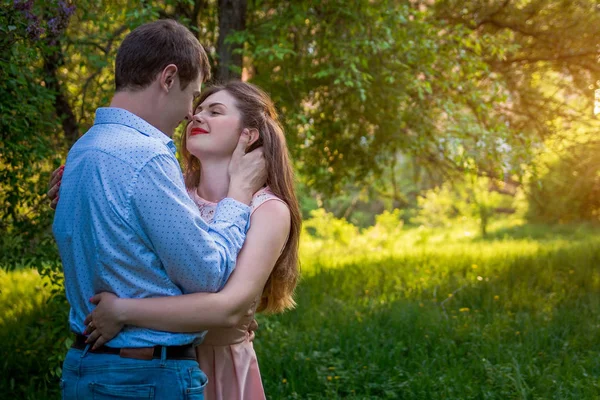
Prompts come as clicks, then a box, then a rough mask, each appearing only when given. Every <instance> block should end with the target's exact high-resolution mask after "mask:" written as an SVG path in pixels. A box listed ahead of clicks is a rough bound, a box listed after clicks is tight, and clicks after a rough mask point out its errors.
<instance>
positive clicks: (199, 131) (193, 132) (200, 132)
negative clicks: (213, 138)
mask: <svg viewBox="0 0 600 400" xmlns="http://www.w3.org/2000/svg"><path fill="white" fill-rule="evenodd" d="M207 133H208V131H206V130H204V129H202V128H192V130H191V131H190V136H194V135H206V134H207Z"/></svg>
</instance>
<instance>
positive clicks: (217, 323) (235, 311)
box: [86, 201, 291, 347]
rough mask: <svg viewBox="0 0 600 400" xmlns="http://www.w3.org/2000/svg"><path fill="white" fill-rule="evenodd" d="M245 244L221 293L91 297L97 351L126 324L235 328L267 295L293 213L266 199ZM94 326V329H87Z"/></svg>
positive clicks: (171, 328)
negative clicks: (265, 287)
mask: <svg viewBox="0 0 600 400" xmlns="http://www.w3.org/2000/svg"><path fill="white" fill-rule="evenodd" d="M250 223H251V224H250V229H249V230H248V233H247V235H246V241H245V242H244V246H243V247H242V250H241V251H240V254H239V255H238V258H237V265H236V268H235V270H234V272H233V273H232V275H231V277H230V278H229V280H228V281H227V284H226V285H225V287H224V288H223V290H221V291H220V292H218V293H193V294H187V295H182V296H172V297H157V298H149V299H119V298H117V297H116V296H114V295H112V294H109V293H103V294H100V295H97V296H94V298H92V300H93V302H95V303H97V304H98V306H97V307H96V309H94V311H93V312H92V314H91V315H90V316H88V318H87V319H86V324H88V323H90V322H91V327H90V328H88V330H87V333H90V332H91V335H90V337H89V339H88V342H93V341H94V340H96V338H98V341H97V343H96V345H97V346H96V347H99V346H100V345H102V344H103V343H105V342H106V341H108V340H110V339H112V337H114V336H115V335H116V333H118V331H119V330H120V329H121V327H122V326H123V325H135V326H140V327H143V328H150V329H156V330H163V331H171V332H198V331H201V330H206V329H209V328H215V327H233V326H236V325H237V324H238V323H239V322H240V320H241V318H242V317H243V316H244V315H245V314H246V313H247V312H248V310H249V309H250V307H251V306H252V305H253V302H254V300H255V299H256V297H257V296H258V295H259V294H260V293H261V292H262V290H263V288H264V286H265V283H266V282H267V279H268V278H269V275H270V274H271V271H272V270H273V267H274V266H275V262H276V261H277V259H278V258H279V256H280V254H281V249H282V248H283V246H284V245H285V241H286V238H287V236H288V233H289V231H290V224H291V222H290V212H289V209H288V208H287V206H286V205H285V204H284V203H282V202H280V201H267V202H265V203H264V204H263V205H261V206H260V207H259V208H258V209H256V210H255V211H254V213H253V214H252V217H251V221H250ZM88 326H89V325H88Z"/></svg>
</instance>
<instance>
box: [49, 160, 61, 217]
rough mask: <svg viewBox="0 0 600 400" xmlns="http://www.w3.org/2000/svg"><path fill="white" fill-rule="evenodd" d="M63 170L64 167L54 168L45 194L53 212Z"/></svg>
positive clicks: (56, 202)
mask: <svg viewBox="0 0 600 400" xmlns="http://www.w3.org/2000/svg"><path fill="white" fill-rule="evenodd" d="M64 170H65V166H64V165H61V166H60V167H58V168H56V169H55V170H54V171H53V172H52V175H50V182H48V192H47V193H46V196H47V197H48V200H50V207H52V209H54V210H56V205H57V204H58V189H60V183H61V181H62V176H63V171H64Z"/></svg>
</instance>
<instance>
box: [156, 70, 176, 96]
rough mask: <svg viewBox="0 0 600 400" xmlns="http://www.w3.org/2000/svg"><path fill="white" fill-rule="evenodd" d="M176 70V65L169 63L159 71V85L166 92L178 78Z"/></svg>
mask: <svg viewBox="0 0 600 400" xmlns="http://www.w3.org/2000/svg"><path fill="white" fill-rule="evenodd" d="M177 72H178V69H177V65H175V64H169V65H167V66H166V67H165V68H164V69H163V70H162V72H161V73H160V78H159V79H160V87H161V88H162V89H163V90H165V91H166V92H167V93H168V92H169V90H171V89H172V88H173V86H175V82H176V81H178V80H179V79H178V76H177Z"/></svg>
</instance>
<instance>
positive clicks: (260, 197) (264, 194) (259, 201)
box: [250, 186, 287, 215]
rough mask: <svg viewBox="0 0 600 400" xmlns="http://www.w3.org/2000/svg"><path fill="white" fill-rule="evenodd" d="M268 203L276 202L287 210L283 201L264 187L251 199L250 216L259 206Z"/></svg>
mask: <svg viewBox="0 0 600 400" xmlns="http://www.w3.org/2000/svg"><path fill="white" fill-rule="evenodd" d="M269 201H277V202H279V203H282V204H284V205H285V207H286V208H287V204H286V203H285V201H283V200H282V199H280V198H279V197H277V195H275V193H273V192H272V191H271V188H269V187H268V186H265V187H264V188H262V189H260V190H259V191H258V192H256V193H255V194H254V196H253V197H252V202H251V203H250V215H252V214H253V213H254V212H255V211H256V210H257V209H258V208H259V207H260V206H262V205H263V204H265V203H267V202H269Z"/></svg>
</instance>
